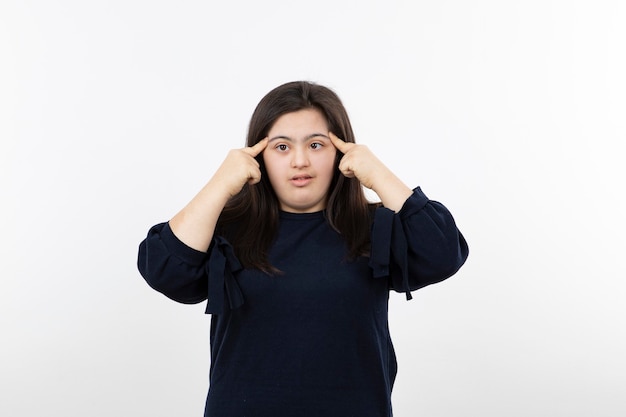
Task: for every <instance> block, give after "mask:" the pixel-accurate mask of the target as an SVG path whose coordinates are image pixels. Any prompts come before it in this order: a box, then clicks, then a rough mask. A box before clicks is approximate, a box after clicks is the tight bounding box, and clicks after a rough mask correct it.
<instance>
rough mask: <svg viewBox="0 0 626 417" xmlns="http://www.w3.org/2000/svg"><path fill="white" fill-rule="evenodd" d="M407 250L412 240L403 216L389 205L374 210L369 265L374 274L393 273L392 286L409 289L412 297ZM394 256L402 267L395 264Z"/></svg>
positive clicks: (389, 274) (385, 274) (376, 275)
mask: <svg viewBox="0 0 626 417" xmlns="http://www.w3.org/2000/svg"><path fill="white" fill-rule="evenodd" d="M392 247H393V248H394V250H393V251H392V250H391V248H392ZM407 253H408V244H407V240H406V236H405V234H404V228H403V227H402V223H401V221H400V216H398V215H396V213H394V212H393V211H392V210H389V209H388V208H385V207H379V208H378V209H376V212H375V214H374V225H373V228H372V249H371V253H370V261H369V266H370V267H371V268H372V270H373V274H374V278H384V277H389V280H390V281H389V282H390V284H391V286H392V287H393V288H394V289H395V290H396V291H399V292H404V293H406V299H407V300H411V299H412V298H413V296H412V295H411V288H410V286H409V267H408V258H407ZM392 256H393V262H394V264H395V266H396V267H397V268H398V269H399V271H398V270H395V268H393V269H392V267H391V257H392Z"/></svg>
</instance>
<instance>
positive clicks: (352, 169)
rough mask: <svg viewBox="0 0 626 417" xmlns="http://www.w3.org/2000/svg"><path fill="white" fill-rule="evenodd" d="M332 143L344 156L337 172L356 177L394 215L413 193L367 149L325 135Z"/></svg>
mask: <svg viewBox="0 0 626 417" xmlns="http://www.w3.org/2000/svg"><path fill="white" fill-rule="evenodd" d="M328 137H330V140H331V142H332V143H333V145H334V146H335V148H337V150H338V151H339V152H341V153H342V154H343V157H342V158H341V161H339V171H341V173H342V174H343V175H345V176H346V177H349V178H353V177H356V178H357V179H358V180H359V181H360V182H361V184H363V185H364V186H365V187H367V188H369V189H370V190H374V192H375V193H376V194H378V196H379V197H380V200H381V201H382V203H383V205H384V206H385V207H387V208H389V209H391V210H393V211H395V212H398V211H400V209H401V208H402V206H403V205H404V202H405V201H406V200H407V198H409V196H410V195H411V194H412V191H411V189H410V188H409V187H407V186H406V185H405V184H404V183H403V182H402V181H401V180H400V179H399V178H398V177H397V176H396V175H395V174H394V173H393V172H391V170H389V168H387V166H385V164H383V163H382V162H381V161H380V160H379V159H378V158H377V157H376V156H375V155H374V154H373V153H372V152H371V151H370V150H369V148H368V147H367V146H364V145H357V144H356V143H349V142H344V141H343V140H341V139H339V138H338V137H337V136H336V135H335V134H333V133H332V132H329V133H328Z"/></svg>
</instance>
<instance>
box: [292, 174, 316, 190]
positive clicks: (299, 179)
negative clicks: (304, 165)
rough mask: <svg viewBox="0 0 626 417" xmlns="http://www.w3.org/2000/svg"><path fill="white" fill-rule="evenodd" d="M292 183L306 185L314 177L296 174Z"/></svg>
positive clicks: (298, 185) (299, 185) (300, 185)
mask: <svg viewBox="0 0 626 417" xmlns="http://www.w3.org/2000/svg"><path fill="white" fill-rule="evenodd" d="M290 181H291V183H292V184H293V185H295V186H297V187H304V186H305V185H307V184H309V183H310V182H311V181H313V177H312V176H310V175H305V174H302V175H295V176H293V177H291V180H290Z"/></svg>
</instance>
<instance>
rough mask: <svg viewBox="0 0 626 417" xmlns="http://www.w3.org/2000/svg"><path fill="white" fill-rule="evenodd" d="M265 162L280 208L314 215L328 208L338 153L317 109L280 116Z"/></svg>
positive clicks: (266, 151)
mask: <svg viewBox="0 0 626 417" xmlns="http://www.w3.org/2000/svg"><path fill="white" fill-rule="evenodd" d="M267 136H268V137H269V143H268V144H267V148H265V150H264V151H263V161H264V162H265V168H266V170H267V175H268V177H269V180H270V183H271V184H272V187H273V188H274V192H275V193H276V196H277V197H278V202H279V204H280V208H281V210H283V211H288V212H292V213H312V212H315V211H320V210H323V209H324V208H326V200H327V196H328V190H329V188H330V183H331V180H332V178H333V171H334V164H335V155H336V153H337V150H336V149H335V147H334V146H333V144H332V143H331V141H330V139H329V137H328V123H327V122H326V119H325V118H324V116H323V115H322V113H321V112H320V111H319V110H317V109H305V110H299V111H296V112H292V113H286V114H284V115H282V116H280V117H279V118H278V119H276V121H275V122H274V125H273V126H272V128H271V129H270V131H269V133H268V135H267Z"/></svg>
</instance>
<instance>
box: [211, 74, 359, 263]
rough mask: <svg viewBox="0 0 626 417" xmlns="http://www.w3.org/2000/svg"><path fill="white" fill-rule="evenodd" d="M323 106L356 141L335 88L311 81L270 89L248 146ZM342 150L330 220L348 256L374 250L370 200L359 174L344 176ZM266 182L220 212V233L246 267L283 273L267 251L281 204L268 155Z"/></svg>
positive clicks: (338, 129) (335, 125)
mask: <svg viewBox="0 0 626 417" xmlns="http://www.w3.org/2000/svg"><path fill="white" fill-rule="evenodd" d="M311 108H313V109H318V110H319V111H321V113H322V114H323V115H324V116H325V118H326V120H327V122H328V128H329V130H330V131H331V132H333V133H334V134H336V135H337V136H339V137H340V138H342V139H343V140H344V141H346V142H352V143H354V142H355V140H354V133H353V131H352V126H351V125H350V120H349V118H348V114H347V112H346V109H345V108H344V106H343V104H342V103H341V100H340V99H339V97H338V96H337V95H336V94H335V93H334V92H333V91H332V90H330V89H329V88H327V87H324V86H321V85H318V84H314V83H310V82H307V81H294V82H289V83H286V84H283V85H281V86H278V87H276V88H275V89H273V90H272V91H270V92H269V93H268V94H267V95H266V96H265V97H263V98H262V99H261V101H260V102H259V104H258V105H257V107H256V109H255V110H254V113H253V114H252V118H251V119H250V126H249V128H248V138H247V141H246V146H253V145H254V144H256V143H257V142H259V141H261V140H262V139H263V138H265V137H266V136H267V134H268V132H269V130H270V129H271V128H272V125H273V124H274V122H276V120H277V119H278V118H279V117H280V116H282V115H284V114H286V113H291V112H295V111H299V110H303V109H311ZM341 156H342V154H341V153H340V152H339V151H337V157H336V160H335V172H334V175H333V179H332V182H331V185H330V189H329V195H328V201H327V204H326V219H327V221H328V222H329V224H330V225H331V227H333V228H334V229H335V230H336V231H337V232H338V233H339V234H340V235H341V236H342V237H343V239H344V240H345V241H346V244H347V247H348V256H349V257H350V258H354V257H356V256H359V255H367V253H368V252H369V232H370V220H369V219H370V214H369V213H370V204H369V203H368V201H367V199H366V198H365V194H364V193H363V189H362V188H361V184H360V183H359V181H358V180H357V179H356V178H347V177H345V176H343V175H342V174H341V173H340V172H339V169H338V165H339V160H340V159H341ZM256 159H257V161H258V162H259V164H260V166H261V181H260V182H259V183H257V184H255V185H248V184H246V185H245V186H244V187H243V189H242V190H241V192H240V193H238V194H237V195H235V196H234V197H232V198H231V199H230V200H229V201H228V203H227V204H226V207H225V208H224V210H223V211H222V214H221V215H220V219H219V220H218V224H217V232H218V233H223V234H226V235H227V237H228V238H229V240H230V242H231V243H232V245H233V247H234V249H235V253H236V255H237V257H238V258H239V260H240V261H241V262H242V264H243V265H244V267H247V268H258V269H260V270H263V271H265V272H270V273H271V272H277V270H276V268H274V267H273V266H272V265H270V263H269V261H268V259H267V255H268V250H269V247H270V245H271V243H272V241H273V240H274V238H275V236H276V231H277V228H278V215H279V207H280V206H279V203H278V199H277V197H276V194H275V193H274V189H273V188H272V185H271V183H270V181H269V178H268V175H267V171H266V169H265V164H264V162H263V158H262V154H261V155H258V156H257V157H256Z"/></svg>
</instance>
